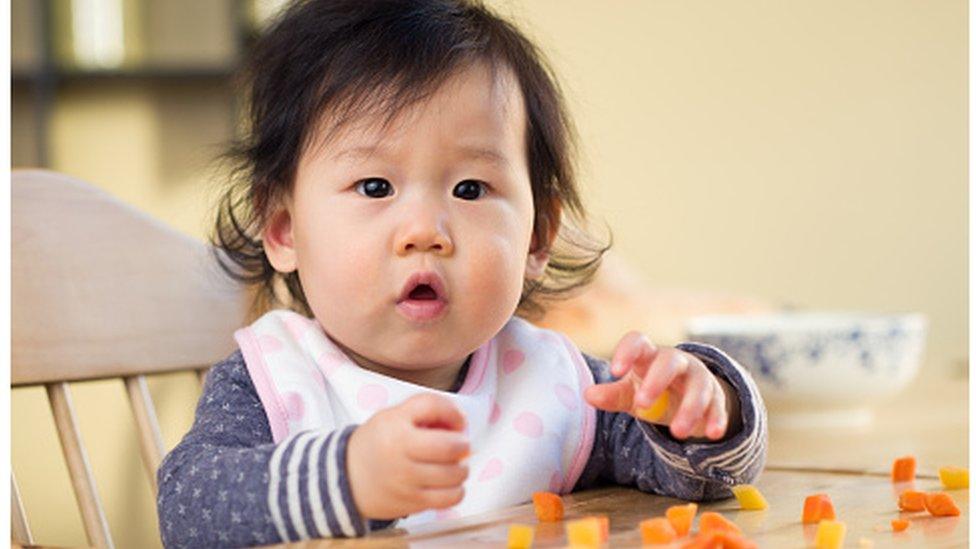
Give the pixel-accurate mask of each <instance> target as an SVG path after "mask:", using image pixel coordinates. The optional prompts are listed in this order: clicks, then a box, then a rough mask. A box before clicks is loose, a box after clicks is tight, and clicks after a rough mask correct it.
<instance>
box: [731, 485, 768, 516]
mask: <svg viewBox="0 0 976 549" xmlns="http://www.w3.org/2000/svg"><path fill="white" fill-rule="evenodd" d="M732 494H734V495H735V499H736V500H738V502H739V507H742V508H743V509H745V510H746V511H761V510H763V509H766V508H768V507H769V503H767V502H766V498H764V497H763V495H762V492H760V491H759V489H758V488H756V487H755V486H753V485H751V484H740V485H738V486H733V487H732Z"/></svg>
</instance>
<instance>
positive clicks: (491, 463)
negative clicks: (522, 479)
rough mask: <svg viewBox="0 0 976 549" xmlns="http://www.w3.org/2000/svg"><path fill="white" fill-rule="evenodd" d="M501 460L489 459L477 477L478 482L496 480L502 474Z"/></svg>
mask: <svg viewBox="0 0 976 549" xmlns="http://www.w3.org/2000/svg"><path fill="white" fill-rule="evenodd" d="M502 468H503V467H502V460H500V459H498V458H491V459H489V460H488V463H486V464H485V467H484V469H482V470H481V473H480V474H479V475H478V481H479V482H488V481H489V480H492V479H495V478H498V477H499V476H501V474H502Z"/></svg>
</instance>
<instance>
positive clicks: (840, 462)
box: [290, 378, 969, 549]
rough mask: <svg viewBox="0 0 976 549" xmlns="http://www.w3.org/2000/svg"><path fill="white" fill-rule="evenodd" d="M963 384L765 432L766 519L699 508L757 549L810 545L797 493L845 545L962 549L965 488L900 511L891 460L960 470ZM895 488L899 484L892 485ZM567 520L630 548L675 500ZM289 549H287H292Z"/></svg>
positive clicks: (511, 513) (422, 543)
mask: <svg viewBox="0 0 976 549" xmlns="http://www.w3.org/2000/svg"><path fill="white" fill-rule="evenodd" d="M967 390H968V383H967V380H966V379H965V378H961V379H948V378H941V379H937V380H935V381H930V382H924V383H919V384H916V385H915V386H913V388H912V389H911V390H909V391H906V392H905V393H903V394H902V395H899V396H898V397H897V398H895V399H893V400H891V401H890V402H888V403H885V404H883V405H881V406H879V407H878V408H877V413H876V417H875V421H874V422H873V424H872V425H871V426H870V427H867V428H859V429H848V430H836V429H835V430H832V431H824V430H811V429H807V430H784V429H773V430H771V431H770V450H769V458H768V461H767V467H766V470H765V471H764V472H763V473H762V475H761V476H760V477H759V479H758V480H757V481H756V483H755V484H756V486H758V487H759V489H760V491H762V492H763V494H764V495H765V496H766V499H767V500H769V503H770V508H769V509H767V510H765V511H742V510H739V509H738V506H737V504H736V502H735V500H734V499H730V500H725V501H721V502H714V503H709V504H703V505H700V507H699V513H701V512H702V511H705V510H713V511H719V512H721V513H722V514H724V515H725V516H726V517H728V518H730V519H732V520H733V521H734V522H736V523H737V524H738V525H739V526H740V527H741V528H742V530H743V531H744V532H745V533H746V535H747V536H749V537H750V538H751V539H753V540H755V541H756V542H757V543H758V544H759V545H760V546H761V547H774V548H781V547H782V548H791V547H796V548H802V547H811V546H812V545H813V539H814V534H815V532H816V526H804V525H803V524H801V523H800V515H801V512H802V507H803V499H804V497H805V496H806V495H808V494H812V493H817V492H827V493H828V494H829V495H830V497H831V499H832V500H833V502H834V507H835V509H836V511H837V514H838V518H839V520H842V521H844V522H845V523H846V525H847V536H846V544H845V545H846V546H847V547H858V546H859V542H860V541H861V540H862V539H863V540H870V541H871V542H872V543H873V547H875V548H882V547H893V546H898V547H966V546H967V545H968V539H969V519H968V515H969V490H953V491H951V492H949V493H950V494H951V495H952V497H953V499H955V501H956V504H957V505H958V506H959V508H960V509H961V511H962V515H961V516H959V517H939V518H936V517H932V516H930V515H928V513H924V512H923V513H904V514H902V513H900V512H899V511H898V505H897V491H896V486H895V485H893V484H892V483H891V482H890V480H889V474H890V467H891V462H892V461H893V460H894V458H896V457H898V456H900V455H904V454H914V455H915V456H916V457H917V459H918V461H919V475H918V478H917V479H916V481H915V483H914V487H915V489H918V490H926V491H928V490H941V486H940V483H939V481H938V477H937V475H936V472H937V471H938V468H939V467H941V466H943V465H957V466H961V467H967V466H968V421H967V417H968V404H967V403H968V396H967V395H968V394H967ZM898 488H904V486H901V487H898ZM564 500H565V504H566V517H567V518H576V517H582V516H586V515H591V514H606V515H607V516H609V517H610V529H611V534H610V546H611V547H639V546H640V535H639V533H638V530H637V525H638V523H639V522H640V521H641V520H643V519H645V518H649V517H652V516H659V515H663V513H664V510H665V509H666V508H667V507H668V506H670V505H674V504H676V503H678V501H677V500H674V499H670V498H664V497H660V496H653V495H648V494H644V493H641V492H639V491H637V490H633V489H628V488H617V487H614V488H605V489H599V490H590V491H587V492H581V493H576V494H572V495H568V496H565V497H564ZM899 517H906V518H908V519H909V520H910V522H911V525H910V527H909V528H908V530H906V531H905V532H901V533H898V534H895V533H893V532H892V531H891V519H893V518H899ZM514 522H523V523H530V524H537V521H536V519H535V515H534V513H533V510H532V506H531V505H530V504H528V505H520V506H516V507H510V508H506V509H501V510H498V511H494V512H491V513H486V514H483V515H477V516H471V517H465V518H460V519H454V520H449V521H443V522H439V523H435V524H431V525H429V526H426V527H425V528H423V529H417V530H414V531H412V532H410V533H407V532H405V531H403V530H399V529H390V530H386V531H381V532H375V533H373V534H371V535H369V536H368V537H365V538H360V539H349V540H340V539H336V540H317V541H314V542H308V543H305V544H303V545H302V544H300V545H297V546H298V547H304V546H307V547H316V548H319V547H347V546H348V547H411V548H414V549H416V548H424V547H463V548H464V549H473V548H475V547H504V545H505V541H506V539H507V534H508V525H509V524H511V523H514ZM535 546H536V547H564V546H566V537H565V533H564V524H563V523H553V524H537V527H536V534H535ZM290 547H295V545H291V546H290Z"/></svg>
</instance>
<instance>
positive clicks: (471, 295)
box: [264, 66, 547, 370]
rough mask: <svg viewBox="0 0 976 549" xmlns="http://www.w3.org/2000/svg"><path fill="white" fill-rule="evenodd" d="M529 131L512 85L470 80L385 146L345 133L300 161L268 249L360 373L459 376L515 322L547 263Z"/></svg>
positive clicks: (413, 118)
mask: <svg viewBox="0 0 976 549" xmlns="http://www.w3.org/2000/svg"><path fill="white" fill-rule="evenodd" d="M366 122H369V121H366ZM525 126H526V121H525V113H524V108H523V104H522V96H521V93H520V92H519V90H518V88H517V85H516V83H515V80H514V79H511V78H510V77H509V78H500V79H499V81H498V82H492V81H491V78H490V73H489V72H488V70H487V69H486V68H484V67H481V66H475V67H473V68H471V69H469V70H467V71H465V72H463V73H461V74H460V75H459V76H457V77H455V78H453V79H452V80H450V81H449V82H448V83H447V84H446V85H445V86H444V87H442V88H441V90H439V92H438V93H436V94H435V95H434V96H432V97H431V98H430V99H429V100H428V101H427V102H426V103H421V104H420V105H418V106H417V107H416V108H414V109H413V110H408V111H406V112H405V113H404V115H403V116H402V117H401V118H400V119H398V120H397V121H396V122H395V123H394V124H393V125H392V126H391V127H390V129H388V130H387V131H386V132H385V133H383V134H378V133H376V132H377V131H378V130H377V129H376V127H377V126H376V125H374V126H369V125H367V124H365V123H360V124H359V125H358V126H357V125H353V126H351V127H350V128H349V129H348V130H345V131H344V132H343V133H342V134H340V135H339V136H338V137H337V138H335V139H333V140H331V141H329V142H328V143H327V144H326V145H325V146H316V145H313V146H312V147H310V148H309V151H308V152H307V153H306V154H305V155H304V157H303V158H302V159H301V161H300V164H299V167H298V172H297V175H296V180H295V185H294V189H293V193H292V195H291V196H290V197H289V199H288V201H287V204H286V210H281V211H280V212H279V214H278V215H276V216H274V217H273V218H272V219H271V221H270V223H269V225H268V228H267V229H266V231H265V233H264V238H265V247H266V249H267V251H268V255H269V258H270V259H271V261H272V264H273V265H274V266H275V267H276V269H278V270H279V271H285V272H287V271H290V270H294V269H296V268H297V270H298V272H299V276H300V279H301V282H302V286H303V289H304V291H305V295H306V298H307V300H308V303H309V305H310V306H311V309H312V312H313V313H314V315H315V317H316V319H317V320H318V322H319V323H320V324H321V325H322V327H323V328H324V329H325V331H326V332H327V333H328V334H329V336H330V337H331V338H332V339H334V340H335V341H337V342H338V343H339V344H340V345H342V346H343V347H345V348H346V350H347V351H351V353H350V355H351V356H353V357H354V359H356V360H357V362H360V364H364V362H363V361H366V364H374V365H377V364H378V365H382V366H384V367H386V368H394V369H398V370H428V369H431V368H440V367H456V366H458V365H459V364H460V363H462V362H463V361H464V360H465V358H466V357H467V356H468V355H469V354H470V353H471V352H473V351H474V350H475V349H477V348H478V347H479V346H480V345H482V344H484V343H485V342H486V341H487V340H488V339H490V338H491V337H492V336H494V335H495V334H496V333H497V332H498V331H499V330H500V329H501V328H502V326H503V325H504V324H505V322H506V321H507V320H508V319H509V318H510V317H511V316H512V314H513V313H514V311H515V309H516V306H517V304H518V301H519V297H520V295H521V290H522V283H523V279H524V278H525V277H526V276H527V275H528V276H532V277H537V276H539V275H540V274H541V272H542V269H543V268H544V267H545V261H546V257H547V256H546V255H545V254H544V253H535V254H532V253H530V245H531V239H532V238H531V237H532V228H533V211H534V210H533V203H532V191H531V187H530V182H529V173H528V164H527V158H526V151H525V147H526V145H525ZM371 128H372V129H371ZM372 146H378V147H379V148H378V149H376V150H374V151H372V153H371V154H367V153H357V152H356V151H357V148H361V147H372ZM474 149H479V150H485V151H491V154H487V153H486V154H480V155H479V154H474V153H472V152H471V151H472V150H474ZM357 355H358V356H357Z"/></svg>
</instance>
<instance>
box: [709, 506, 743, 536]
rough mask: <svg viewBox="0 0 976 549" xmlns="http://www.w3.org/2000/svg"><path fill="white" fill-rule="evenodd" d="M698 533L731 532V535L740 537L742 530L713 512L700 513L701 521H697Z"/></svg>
mask: <svg viewBox="0 0 976 549" xmlns="http://www.w3.org/2000/svg"><path fill="white" fill-rule="evenodd" d="M698 531H699V532H701V533H708V532H732V533H733V534H739V535H742V530H740V529H739V527H738V526H737V525H736V524H735V523H734V522H732V521H731V520H729V519H727V518H725V517H723V516H722V515H720V514H719V513H716V512H715V511H705V512H704V513H702V515H701V519H699V521H698Z"/></svg>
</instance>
